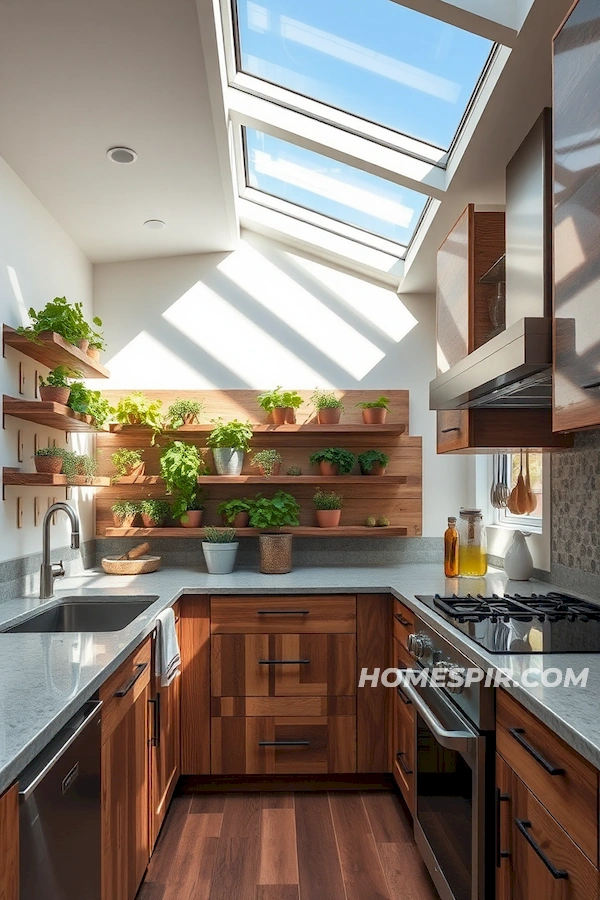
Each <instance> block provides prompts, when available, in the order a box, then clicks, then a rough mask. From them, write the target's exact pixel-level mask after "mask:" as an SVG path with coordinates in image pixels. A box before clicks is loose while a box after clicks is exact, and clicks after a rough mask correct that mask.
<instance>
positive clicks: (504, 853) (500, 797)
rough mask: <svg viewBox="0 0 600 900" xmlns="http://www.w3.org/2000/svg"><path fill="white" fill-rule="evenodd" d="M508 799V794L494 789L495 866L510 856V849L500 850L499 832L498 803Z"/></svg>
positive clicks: (497, 866) (498, 866) (499, 816)
mask: <svg viewBox="0 0 600 900" xmlns="http://www.w3.org/2000/svg"><path fill="white" fill-rule="evenodd" d="M508 800H510V794H502V793H501V792H500V788H498V789H497V790H496V868H497V869H499V868H500V864H501V862H502V860H503V859H506V858H507V857H508V856H510V850H502V844H501V837H502V836H501V834H500V824H501V822H500V819H501V814H500V804H501V803H504V802H506V801H508Z"/></svg>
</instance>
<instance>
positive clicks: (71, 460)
mask: <svg viewBox="0 0 600 900" xmlns="http://www.w3.org/2000/svg"><path fill="white" fill-rule="evenodd" d="M62 471H63V475H66V476H67V481H68V482H69V483H70V484H91V482H92V481H93V479H94V476H95V474H96V472H97V471H98V463H97V462H96V459H95V458H94V457H93V456H90V455H89V454H87V453H81V454H80V453H73V452H71V451H70V450H65V451H64V456H63V468H62Z"/></svg>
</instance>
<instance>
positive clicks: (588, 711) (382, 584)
mask: <svg viewBox="0 0 600 900" xmlns="http://www.w3.org/2000/svg"><path fill="white" fill-rule="evenodd" d="M485 582H486V583H485V588H484V585H483V584H480V585H478V586H477V590H484V589H485V590H486V591H487V592H490V591H495V592H498V593H501V592H503V591H505V590H509V591H510V590H512V591H521V593H524V592H525V590H527V592H529V591H540V592H543V591H548V590H550V589H551V588H552V585H549V584H547V583H541V582H535V581H531V582H529V583H528V584H527V588H526V589H525V587H524V585H523V583H522V582H521V583H511V582H508V581H507V578H506V575H505V574H504V573H503V572H491V573H490V574H489V575H488V576H487V577H486V579H485ZM60 588H61V589H60V591H57V596H56V599H55V600H52V601H46V602H45V603H43V604H42V603H41V602H40V600H38V599H37V598H31V597H30V598H20V599H14V600H10V601H8V602H5V603H3V604H2V605H1V606H0V628H6V627H9V626H10V625H13V624H16V623H17V622H19V621H21V620H23V619H25V618H27V617H28V616H29V615H31V614H32V612H34V611H35V612H37V611H39V610H40V609H41V608H47V607H50V606H52V605H53V604H55V603H56V602H57V601H60V599H61V598H63V597H65V596H69V595H77V596H81V597H90V596H92V595H96V596H97V595H98V594H101V595H106V596H107V597H110V596H111V595H116V594H121V595H122V594H136V595H140V594H147V595H156V596H158V599H157V600H156V601H155V602H154V603H153V604H152V605H151V606H150V607H149V608H148V609H147V610H146V611H145V612H144V613H142V614H141V615H140V616H138V618H137V619H135V620H134V622H132V624H131V625H129V626H128V627H127V628H125V629H124V630H123V631H118V632H102V633H93V634H1V633H0V792H2V791H3V790H5V788H6V787H8V786H9V785H10V784H11V783H12V781H14V780H15V779H16V778H17V777H18V775H19V773H20V772H21V771H22V770H23V768H24V767H25V766H26V765H27V764H28V763H29V762H30V761H31V760H32V759H33V758H34V757H35V756H36V755H37V753H39V751H40V750H41V749H42V748H43V747H44V746H45V745H46V744H47V743H48V741H49V740H50V739H51V738H52V737H54V735H55V734H56V733H57V732H58V731H59V729H60V728H61V727H62V726H63V725H64V724H65V723H66V722H67V721H68V719H69V718H70V717H71V716H72V715H73V713H75V712H76V710H77V709H78V708H79V707H80V706H81V704H82V703H84V702H85V701H86V700H88V699H89V698H90V697H91V696H92V695H93V694H94V693H95V692H96V691H97V690H98V688H99V687H100V685H101V684H102V683H103V681H105V680H106V678H107V677H108V676H109V675H110V674H111V673H112V672H114V671H115V669H117V668H118V666H119V665H120V664H121V663H122V662H123V661H124V660H125V659H126V658H127V656H128V655H129V654H130V653H131V652H132V651H133V650H134V649H135V648H136V647H137V646H138V645H139V644H140V643H141V641H142V640H143V639H144V638H145V637H147V635H148V634H150V632H151V631H152V628H153V625H154V620H155V617H156V615H157V614H158V613H159V612H160V611H161V610H162V609H165V608H166V607H168V606H171V605H172V604H173V603H174V602H175V600H177V598H178V597H180V596H181V595H182V594H185V593H187V594H197V593H211V594H229V593H231V594H238V593H244V594H260V593H265V594H279V593H306V594H310V593H348V592H350V593H354V592H362V593H380V592H381V593H387V592H391V593H393V594H395V595H396V596H397V597H399V598H400V599H402V600H404V601H405V602H406V603H407V604H408V605H409V606H410V607H412V608H413V609H415V610H416V611H417V612H419V613H420V615H421V616H422V618H423V619H424V620H426V621H427V622H428V623H429V624H430V625H432V626H433V627H434V628H436V629H437V630H438V631H439V632H440V633H441V634H443V635H445V636H446V637H448V638H450V640H451V641H452V642H453V643H454V644H455V646H457V647H459V648H460V649H461V650H462V652H463V653H464V654H465V655H466V656H467V657H468V658H469V659H471V660H472V661H473V662H474V663H477V664H479V665H481V666H483V667H484V668H487V667H489V666H492V667H494V668H496V669H501V670H503V671H505V672H506V673H508V674H509V675H510V676H512V677H514V678H515V679H517V678H518V677H519V676H520V673H521V672H522V671H523V670H524V669H527V668H537V669H543V668H549V667H563V666H564V667H566V666H572V667H573V668H574V669H575V670H576V671H580V670H581V669H582V668H584V667H587V666H589V670H590V671H589V677H588V682H587V687H585V688H581V687H573V686H571V687H569V688H565V687H558V688H545V687H543V686H542V685H538V686H535V687H531V688H527V687H523V686H522V685H521V684H520V683H517V681H515V682H514V683H513V684H512V685H511V687H510V690H511V692H512V693H513V694H514V695H515V697H517V699H519V700H520V701H521V702H522V703H523V704H524V705H525V706H526V707H528V708H529V709H530V710H531V711H532V712H533V713H535V714H536V715H537V716H539V718H540V719H542V720H543V721H544V722H546V723H547V724H548V725H549V726H550V727H551V728H552V729H553V730H554V731H555V732H556V733H557V734H559V735H560V736H561V737H562V738H563V739H564V740H565V741H567V743H568V744H570V745H571V746H572V747H574V748H575V749H576V750H577V751H578V752H579V753H581V754H582V756H584V757H585V758H586V759H588V760H589V761H590V762H591V763H593V764H594V765H595V766H597V767H598V768H599V769H600V716H598V700H599V698H600V653H598V654H552V655H535V656H529V655H525V654H523V655H502V654H489V653H486V652H485V651H483V650H482V649H481V648H479V647H478V646H477V645H476V644H474V643H473V642H472V641H471V640H470V639H469V638H467V637H465V636H463V635H461V634H460V633H459V632H457V631H456V630H455V629H453V628H452V626H450V625H448V624H447V623H446V621H445V620H444V619H442V618H441V617H440V616H438V615H437V614H436V613H434V612H433V611H431V610H429V609H427V608H426V607H424V606H423V605H422V604H421V603H419V601H417V600H416V599H415V594H433V593H436V592H439V593H444V592H450V593H451V592H452V591H456V590H457V589H458V588H457V582H456V580H451V581H446V579H445V578H444V577H443V576H442V575H441V574H440V569H439V566H437V565H431V564H422V563H412V564H408V565H402V566H397V567H380V566H377V567H371V568H368V567H364V566H361V567H352V566H344V567H335V568H321V567H319V568H298V569H296V570H294V571H293V572H291V573H290V574H289V575H261V574H260V573H259V572H257V571H252V570H244V569H240V570H238V571H236V572H234V573H233V574H232V575H207V574H206V573H204V572H200V571H195V570H193V569H177V568H166V569H163V570H162V571H160V572H157V573H155V574H153V575H143V576H138V577H131V576H108V575H104V574H103V573H102V572H98V571H93V570H92V571H88V572H85V573H84V574H82V575H79V576H76V577H73V578H69V579H65V580H64V581H63V582H62V583H61V584H60ZM470 589H471V590H472V589H473V586H472V585H468V584H467V583H465V585H464V586H463V585H462V584H461V586H460V590H461V591H462V592H465V591H467V590H470Z"/></svg>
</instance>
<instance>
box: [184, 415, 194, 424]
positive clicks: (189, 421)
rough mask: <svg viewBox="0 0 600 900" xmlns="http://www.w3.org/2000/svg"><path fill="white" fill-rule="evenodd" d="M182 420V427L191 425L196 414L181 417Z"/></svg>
mask: <svg viewBox="0 0 600 900" xmlns="http://www.w3.org/2000/svg"><path fill="white" fill-rule="evenodd" d="M182 419H183V424H184V425H193V424H194V422H195V421H196V414H195V413H188V414H187V415H186V416H182Z"/></svg>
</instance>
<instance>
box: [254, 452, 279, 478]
mask: <svg viewBox="0 0 600 900" xmlns="http://www.w3.org/2000/svg"><path fill="white" fill-rule="evenodd" d="M282 462H283V456H282V455H281V453H280V452H279V451H278V450H259V451H258V453H255V454H254V458H253V460H252V462H251V463H250V465H251V466H259V467H260V468H261V469H262V470H263V474H264V476H265V478H269V477H270V476H271V475H272V474H273V472H274V470H275V467H276V466H279V465H281V463H282Z"/></svg>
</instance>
